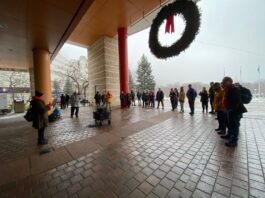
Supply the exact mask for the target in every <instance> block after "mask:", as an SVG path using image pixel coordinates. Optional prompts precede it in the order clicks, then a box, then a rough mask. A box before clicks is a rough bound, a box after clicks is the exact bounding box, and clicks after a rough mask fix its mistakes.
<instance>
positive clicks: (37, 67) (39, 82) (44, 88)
mask: <svg viewBox="0 0 265 198" xmlns="http://www.w3.org/2000/svg"><path fill="white" fill-rule="evenodd" d="M33 67H34V83H35V90H38V91H40V92H42V93H43V94H44V102H45V104H48V103H50V102H52V90H51V71H50V54H49V52H48V51H47V50H42V49H34V50H33Z"/></svg>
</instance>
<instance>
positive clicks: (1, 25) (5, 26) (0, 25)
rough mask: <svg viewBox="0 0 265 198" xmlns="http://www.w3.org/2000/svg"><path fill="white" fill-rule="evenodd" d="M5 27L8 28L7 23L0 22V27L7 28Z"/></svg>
mask: <svg viewBox="0 0 265 198" xmlns="http://www.w3.org/2000/svg"><path fill="white" fill-rule="evenodd" d="M7 28H8V26H7V25H5V24H0V29H7Z"/></svg>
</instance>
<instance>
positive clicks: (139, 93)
mask: <svg viewBox="0 0 265 198" xmlns="http://www.w3.org/2000/svg"><path fill="white" fill-rule="evenodd" d="M137 100H138V106H141V100H142V93H141V92H140V91H139V90H138V91H137Z"/></svg>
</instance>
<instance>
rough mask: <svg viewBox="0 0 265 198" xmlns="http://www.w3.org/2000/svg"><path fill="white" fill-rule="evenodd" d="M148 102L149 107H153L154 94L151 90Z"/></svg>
mask: <svg viewBox="0 0 265 198" xmlns="http://www.w3.org/2000/svg"><path fill="white" fill-rule="evenodd" d="M150 103H151V107H152V108H155V94H154V92H153V91H150Z"/></svg>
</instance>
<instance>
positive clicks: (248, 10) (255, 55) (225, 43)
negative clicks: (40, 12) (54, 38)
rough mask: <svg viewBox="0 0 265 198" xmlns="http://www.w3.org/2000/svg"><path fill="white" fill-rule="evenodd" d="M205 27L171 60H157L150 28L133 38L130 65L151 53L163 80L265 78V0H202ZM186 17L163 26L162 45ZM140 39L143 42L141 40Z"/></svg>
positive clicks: (70, 52) (68, 52) (72, 52)
mask: <svg viewBox="0 0 265 198" xmlns="http://www.w3.org/2000/svg"><path fill="white" fill-rule="evenodd" d="M198 6H199V7H200V10H201V13H202V17H201V19H202V20H201V27H200V33H199V34H198V35H197V37H196V40H195V41H194V42H193V43H192V44H191V46H190V48H188V49H187V50H186V51H185V52H183V53H181V54H180V55H179V56H177V57H174V58H169V59H167V60H161V59H157V58H156V57H155V56H154V55H152V54H151V52H150V50H149V47H148V37H149V28H148V29H146V30H144V31H142V32H139V33H137V34H134V35H132V36H130V37H129V39H128V46H129V67H130V69H131V70H133V71H136V69H137V63H138V61H139V59H140V57H141V56H142V54H143V53H144V54H146V56H147V57H148V60H149V61H150V62H151V65H152V68H153V74H154V76H155V80H156V82H157V84H158V85H165V84H170V83H175V82H180V83H184V82H205V83H208V82H210V81H215V80H219V81H220V80H221V79H222V77H223V76H224V73H225V74H226V75H229V76H231V77H233V78H234V79H235V80H238V81H239V79H240V67H241V68H242V80H243V81H248V82H254V81H257V80H258V72H257V68H258V66H260V67H261V77H262V78H264V77H265V36H264V35H265V1H264V0H232V1H231V0H218V1H217V0H201V1H200V2H199V3H198ZM184 27H185V26H184V22H183V20H182V19H181V18H180V17H175V29H176V33H175V34H172V35H170V34H167V35H165V33H164V31H165V24H164V25H162V26H161V28H160V31H159V39H160V41H161V43H162V44H167V45H168V44H171V43H173V42H175V41H176V40H177V39H178V38H179V37H180V34H181V32H182V31H183V29H184ZM139 43H140V44H141V45H139ZM61 54H62V55H64V56H67V57H68V58H78V57H79V56H80V55H86V49H84V48H83V49H82V48H79V47H75V48H73V46H71V45H69V44H67V45H66V46H65V47H64V48H63V49H62V51H61Z"/></svg>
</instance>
